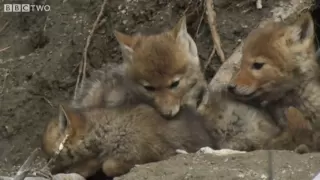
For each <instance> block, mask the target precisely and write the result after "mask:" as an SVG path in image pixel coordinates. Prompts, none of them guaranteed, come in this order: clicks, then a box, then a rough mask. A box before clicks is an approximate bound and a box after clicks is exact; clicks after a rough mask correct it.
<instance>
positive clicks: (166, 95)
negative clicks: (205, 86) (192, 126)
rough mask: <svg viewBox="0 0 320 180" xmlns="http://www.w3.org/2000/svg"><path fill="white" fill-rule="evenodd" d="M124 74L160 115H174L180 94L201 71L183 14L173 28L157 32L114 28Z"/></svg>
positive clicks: (133, 88) (191, 85)
mask: <svg viewBox="0 0 320 180" xmlns="http://www.w3.org/2000/svg"><path fill="white" fill-rule="evenodd" d="M115 36H116V38H117V40H118V42H119V44H120V47H121V50H122V55H123V59H124V65H125V67H126V76H127V77H128V79H130V82H131V83H130V86H131V87H129V88H131V89H132V90H133V91H134V92H135V93H137V94H139V95H140V96H141V97H143V98H144V99H145V100H146V101H147V102H150V104H151V105H153V106H154V107H155V108H156V109H157V110H158V111H159V112H160V113H161V114H162V115H164V116H166V117H173V116H175V115H176V114H177V113H178V112H179V110H180V106H181V104H182V102H181V101H182V98H183V96H184V95H185V94H186V93H187V92H188V91H190V89H191V88H192V87H193V86H194V85H195V84H196V83H197V79H198V77H199V74H201V70H200V63H199V59H198V51H197V47H196V44H195V42H194V41H193V39H192V38H191V36H190V35H189V34H188V32H187V26H186V18H185V16H183V17H182V18H181V19H180V20H179V22H178V23H177V24H176V25H175V27H174V28H173V29H171V30H169V31H166V32H163V33H160V34H156V35H149V36H144V35H140V34H138V35H133V36H130V35H127V34H123V33H120V32H118V31H115Z"/></svg>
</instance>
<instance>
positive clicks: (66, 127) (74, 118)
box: [59, 104, 83, 133]
mask: <svg viewBox="0 0 320 180" xmlns="http://www.w3.org/2000/svg"><path fill="white" fill-rule="evenodd" d="M81 124H83V123H82V121H81V119H80V116H79V114H77V113H76V112H74V111H72V110H71V109H69V108H68V107H67V106H65V105H62V104H60V105H59V129H60V132H61V133H66V132H67V131H69V132H70V131H71V132H73V131H76V130H77V128H79V127H80V125H81Z"/></svg>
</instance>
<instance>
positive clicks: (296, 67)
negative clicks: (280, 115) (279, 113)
mask: <svg viewBox="0 0 320 180" xmlns="http://www.w3.org/2000/svg"><path fill="white" fill-rule="evenodd" d="M313 38H314V25H313V20H312V17H311V15H310V14H309V13H307V14H304V15H302V16H301V17H300V18H299V19H298V20H297V21H296V22H294V23H292V24H290V25H284V24H283V23H279V22H269V23H268V24H266V25H265V26H264V27H261V28H258V29H256V30H253V31H252V32H251V33H250V34H249V35H248V37H247V39H246V41H245V43H244V46H243V51H242V52H243V56H242V59H241V65H240V69H239V71H238V73H237V74H236V75H235V76H234V77H233V79H232V80H231V82H230V84H229V85H228V90H229V92H231V93H232V94H234V95H235V96H236V97H238V98H239V99H243V100H249V99H254V98H258V97H259V98H258V99H260V100H264V101H266V100H267V101H268V100H276V99H277V98H280V97H281V96H282V95H283V93H285V92H286V91H288V90H291V89H293V88H295V87H296V86H297V85H299V84H300V83H301V82H303V81H305V80H307V79H308V78H310V77H313V76H314V74H315V70H316V68H317V64H316V61H315V52H314V51H315V50H314V44H313Z"/></svg>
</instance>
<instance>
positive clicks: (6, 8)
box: [3, 4, 30, 12]
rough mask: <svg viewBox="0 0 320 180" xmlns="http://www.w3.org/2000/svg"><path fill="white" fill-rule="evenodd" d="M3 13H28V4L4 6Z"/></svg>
mask: <svg viewBox="0 0 320 180" xmlns="http://www.w3.org/2000/svg"><path fill="white" fill-rule="evenodd" d="M3 9H4V12H30V4H4V8H3Z"/></svg>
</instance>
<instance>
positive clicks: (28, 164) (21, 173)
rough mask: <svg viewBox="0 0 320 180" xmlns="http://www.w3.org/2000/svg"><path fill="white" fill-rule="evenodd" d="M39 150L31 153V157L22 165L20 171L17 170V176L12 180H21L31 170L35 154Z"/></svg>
mask: <svg viewBox="0 0 320 180" xmlns="http://www.w3.org/2000/svg"><path fill="white" fill-rule="evenodd" d="M39 150H40V149H39V148H36V149H35V150H33V151H32V153H31V155H30V156H29V157H28V159H27V160H26V161H25V162H24V163H23V164H22V166H21V167H20V169H19V170H18V172H17V174H16V175H15V176H14V178H13V180H23V179H24V178H25V177H26V176H27V174H28V173H29V171H30V169H31V164H32V163H33V161H34V160H35V159H36V156H37V153H38V151H39Z"/></svg>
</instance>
